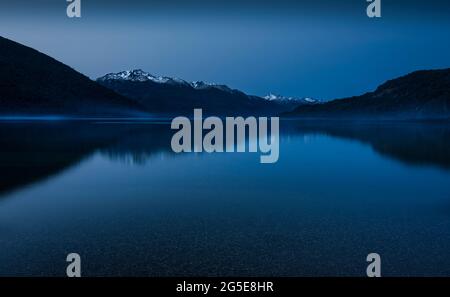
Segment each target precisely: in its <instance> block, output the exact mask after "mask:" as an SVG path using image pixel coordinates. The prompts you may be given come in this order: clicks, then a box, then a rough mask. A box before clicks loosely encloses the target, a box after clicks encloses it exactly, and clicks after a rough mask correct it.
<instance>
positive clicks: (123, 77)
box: [97, 69, 233, 92]
mask: <svg viewBox="0 0 450 297" xmlns="http://www.w3.org/2000/svg"><path fill="white" fill-rule="evenodd" d="M97 80H98V81H101V82H105V81H112V80H113V81H114V80H116V81H132V82H148V81H151V82H154V83H159V84H171V85H182V86H187V87H192V88H194V89H196V90H204V89H210V88H215V89H219V90H222V91H226V92H233V90H232V89H231V88H229V87H228V86H226V85H219V84H215V83H207V82H204V81H193V82H187V81H185V80H183V79H180V78H174V77H167V76H155V75H152V74H150V73H148V72H145V71H143V70H141V69H136V70H127V71H122V72H118V73H109V74H107V75H105V76H103V77H100V78H98V79H97Z"/></svg>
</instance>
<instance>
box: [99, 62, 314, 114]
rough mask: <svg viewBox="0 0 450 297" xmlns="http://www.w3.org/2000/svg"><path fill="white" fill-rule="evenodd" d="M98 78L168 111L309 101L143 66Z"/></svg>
mask: <svg viewBox="0 0 450 297" xmlns="http://www.w3.org/2000/svg"><path fill="white" fill-rule="evenodd" d="M96 81H97V82H98V83H100V84H101V85H103V86H104V87H106V88H109V89H111V90H113V91H115V92H117V93H119V94H121V95H123V96H125V97H128V98H131V99H133V100H135V101H136V102H138V103H139V104H141V105H143V106H145V107H146V108H147V110H149V111H154V112H156V113H160V114H168V115H174V114H192V110H193V109H194V108H202V109H203V110H204V113H205V114H213V115H241V114H242V115H248V114H255V115H275V114H278V113H280V112H284V111H290V110H292V109H294V108H295V107H297V106H298V105H300V104H306V101H297V100H292V101H285V100H267V99H265V98H262V97H258V96H252V95H247V94H245V93H244V92H242V91H239V90H236V89H232V88H230V87H228V86H226V85H221V84H215V83H206V82H203V81H194V82H187V81H185V80H183V79H179V78H172V77H167V76H155V75H152V74H150V73H148V72H145V71H143V70H141V69H136V70H127V71H122V72H118V73H109V74H106V75H105V76H102V77H100V78H98V79H97V80H96Z"/></svg>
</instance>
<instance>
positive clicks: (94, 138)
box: [0, 122, 170, 193]
mask: <svg viewBox="0 0 450 297" xmlns="http://www.w3.org/2000/svg"><path fill="white" fill-rule="evenodd" d="M155 127H156V125H145V127H142V125H134V124H133V125H126V124H96V123H79V122H78V123H73V122H55V123H14V124H0V135H1V137H0V172H1V176H2V178H1V179H0V193H4V192H8V191H10V190H13V189H16V188H20V187H23V186H26V185H28V184H31V183H34V182H37V181H41V180H44V179H46V178H47V177H50V176H52V175H55V174H58V173H60V172H62V171H63V170H64V169H67V168H69V167H71V166H73V165H75V164H78V163H79V162H80V161H81V160H82V159H83V158H85V157H87V156H89V155H90V154H92V153H93V152H95V151H96V150H99V149H100V150H105V149H106V148H108V147H115V146H116V145H117V147H119V148H121V149H120V150H119V151H120V152H121V153H127V152H128V151H130V150H132V151H135V149H134V147H135V146H134V145H133V142H132V141H130V142H128V139H137V138H139V137H141V136H142V135H141V134H136V133H137V131H139V130H140V129H142V128H144V130H145V131H147V132H148V133H149V134H147V136H148V135H150V136H149V137H150V138H149V139H144V138H146V137H144V136H142V141H147V143H146V144H145V146H144V147H145V150H147V151H148V150H149V151H154V150H157V149H159V148H160V147H161V144H159V141H161V142H163V141H164V140H163V139H162V138H159V136H158V135H159V134H158V133H157V131H154V130H155ZM156 130H158V131H161V129H158V128H156ZM167 132H170V131H167ZM167 135H168V134H167ZM152 137H153V139H152ZM168 137H169V135H168ZM169 139H170V138H169ZM148 142H151V143H148ZM166 143H167V142H166ZM169 143H170V142H169ZM123 145H125V146H126V147H128V148H129V149H125V150H124V149H122V146H123ZM138 147H139V148H142V144H140V145H139V146H138Z"/></svg>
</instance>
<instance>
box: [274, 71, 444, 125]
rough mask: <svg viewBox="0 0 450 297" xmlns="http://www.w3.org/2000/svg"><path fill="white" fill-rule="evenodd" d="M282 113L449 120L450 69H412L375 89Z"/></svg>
mask: <svg viewBox="0 0 450 297" xmlns="http://www.w3.org/2000/svg"><path fill="white" fill-rule="evenodd" d="M283 115H284V116H287V117H300V118H308V119H317V118H349V119H365V118H368V119H418V120H423V119H450V68H449V69H441V70H422V71H416V72H412V73H410V74H408V75H405V76H402V77H400V78H396V79H393V80H389V81H387V82H385V83H384V84H382V85H380V86H379V87H378V88H377V89H376V90H375V91H373V92H369V93H366V94H364V95H361V96H356V97H351V98H344V99H336V100H333V101H329V102H326V103H323V104H316V105H304V106H299V107H297V108H296V109H295V110H293V111H292V112H289V113H285V114H283Z"/></svg>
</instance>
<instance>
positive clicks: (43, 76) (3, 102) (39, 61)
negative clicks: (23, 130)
mask: <svg viewBox="0 0 450 297" xmlns="http://www.w3.org/2000/svg"><path fill="white" fill-rule="evenodd" d="M143 110H144V109H143V108H142V107H141V106H140V105H139V104H137V103H135V102H133V101H132V100H130V99H128V98H125V97H123V96H121V95H119V94H117V93H115V92H113V91H111V90H108V89H107V88H104V87H102V86H101V85H99V84H97V83H96V82H94V81H92V80H91V79H89V78H88V77H86V76H84V75H82V74H80V73H78V72H77V71H75V70H73V69H72V68H70V67H68V66H66V65H64V64H62V63H60V62H58V61H56V60H55V59H53V58H51V57H49V56H47V55H45V54H42V53H40V52H38V51H36V50H34V49H31V48H29V47H26V46H24V45H21V44H19V43H16V42H13V41H11V40H8V39H6V38H3V37H0V115H8V116H25V115H26V116H38V115H67V116H137V115H142V112H143Z"/></svg>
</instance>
